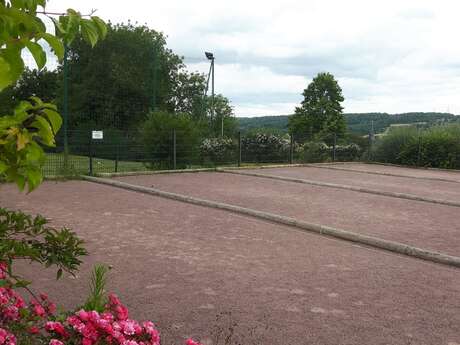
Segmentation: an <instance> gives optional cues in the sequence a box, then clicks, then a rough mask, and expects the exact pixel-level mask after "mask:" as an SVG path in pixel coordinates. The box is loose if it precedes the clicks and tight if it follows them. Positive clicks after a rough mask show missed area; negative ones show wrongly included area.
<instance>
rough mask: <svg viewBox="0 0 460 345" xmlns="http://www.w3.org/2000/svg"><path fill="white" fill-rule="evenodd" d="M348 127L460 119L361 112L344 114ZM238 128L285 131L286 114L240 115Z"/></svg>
mask: <svg viewBox="0 0 460 345" xmlns="http://www.w3.org/2000/svg"><path fill="white" fill-rule="evenodd" d="M345 118H346V120H347V125H348V129H349V131H350V132H352V133H356V134H363V135H364V134H368V133H369V130H370V128H371V125H372V121H373V122H374V131H375V133H382V132H384V131H385V129H386V128H387V127H389V126H390V125H392V124H408V123H417V122H426V123H427V124H428V125H434V124H439V123H443V122H453V121H460V116H456V115H454V114H449V113H403V114H387V113H362V114H345ZM238 121H239V125H240V130H241V131H242V132H247V131H249V130H251V129H254V128H276V129H278V130H281V131H283V132H287V124H288V115H279V116H262V117H240V118H238Z"/></svg>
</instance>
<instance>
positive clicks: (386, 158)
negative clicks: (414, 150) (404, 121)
mask: <svg viewBox="0 0 460 345" xmlns="http://www.w3.org/2000/svg"><path fill="white" fill-rule="evenodd" d="M417 137H418V132H417V129H416V128H415V127H400V128H395V129H393V130H391V131H390V132H389V133H388V134H387V135H385V136H384V137H383V138H381V139H378V141H377V142H376V145H375V147H374V148H373V150H372V153H371V157H372V159H373V160H376V161H378V162H385V163H395V164H403V161H402V160H401V156H400V153H401V151H402V150H403V148H404V147H405V145H406V144H407V143H408V142H409V141H410V140H413V138H417Z"/></svg>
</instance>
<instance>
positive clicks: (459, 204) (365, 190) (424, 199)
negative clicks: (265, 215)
mask: <svg viewBox="0 0 460 345" xmlns="http://www.w3.org/2000/svg"><path fill="white" fill-rule="evenodd" d="M217 171H218V172H223V173H228V174H237V175H245V176H252V177H262V178H267V179H273V180H279V181H284V182H295V183H303V184H308V185H312V186H318V187H327V188H336V189H345V190H351V191H354V192H360V193H368V194H375V195H382V196H388V197H392V198H399V199H407V200H415V201H422V202H429V203H432V204H439V205H447V206H453V207H460V202H456V201H450V200H443V199H434V198H427V197H424V196H418V195H413V194H406V193H398V192H388V191H383V190H376V189H369V188H363V187H355V186H348V185H342V184H336V183H328V182H319V181H313V180H305V179H300V178H295V177H285V176H278V175H269V174H261V173H257V172H248V171H240V170H230V169H217Z"/></svg>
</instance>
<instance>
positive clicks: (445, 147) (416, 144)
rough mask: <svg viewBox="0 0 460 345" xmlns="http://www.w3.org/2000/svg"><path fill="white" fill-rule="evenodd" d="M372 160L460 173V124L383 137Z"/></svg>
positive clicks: (399, 131) (399, 130)
mask: <svg viewBox="0 0 460 345" xmlns="http://www.w3.org/2000/svg"><path fill="white" fill-rule="evenodd" d="M371 159H372V160H375V161H378V162H383V163H393V164H402V165H414V166H422V167H433V168H445V169H460V124H447V125H441V126H435V127H430V128H428V129H423V130H417V129H416V128H414V127H405V128H404V127H403V128H397V129H394V130H391V131H390V132H389V133H388V134H387V135H385V136H383V137H381V138H380V139H378V140H377V142H376V143H375V145H374V147H373V149H372V150H371Z"/></svg>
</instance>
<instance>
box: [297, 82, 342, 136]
mask: <svg viewBox="0 0 460 345" xmlns="http://www.w3.org/2000/svg"><path fill="white" fill-rule="evenodd" d="M303 96H304V100H303V101H302V103H301V105H300V107H297V108H296V110H295V114H294V115H292V116H291V117H290V118H289V131H290V132H291V133H293V134H295V135H296V137H300V136H304V137H305V138H310V139H311V138H313V136H316V135H321V134H323V133H335V134H336V135H337V136H338V137H341V136H343V135H344V134H345V130H346V124H345V119H344V117H343V113H342V111H343V107H342V105H341V103H342V102H343V101H344V98H343V96H342V89H341V88H340V86H339V84H338V83H337V81H336V80H335V79H334V76H333V75H332V74H330V73H319V74H318V75H317V76H316V77H315V78H313V81H312V82H311V83H310V84H309V85H308V87H307V88H306V89H305V90H304V92H303Z"/></svg>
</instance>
